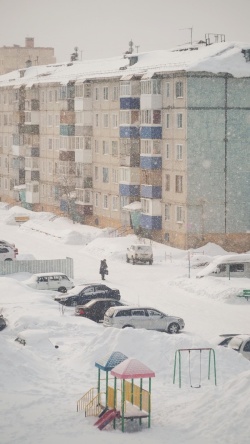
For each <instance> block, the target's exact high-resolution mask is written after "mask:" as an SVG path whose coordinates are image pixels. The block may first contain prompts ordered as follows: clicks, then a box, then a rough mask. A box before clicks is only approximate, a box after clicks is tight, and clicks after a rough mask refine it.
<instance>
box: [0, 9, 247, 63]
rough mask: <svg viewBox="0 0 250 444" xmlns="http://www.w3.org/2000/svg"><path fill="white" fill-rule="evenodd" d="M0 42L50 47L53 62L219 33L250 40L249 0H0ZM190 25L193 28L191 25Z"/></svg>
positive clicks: (110, 54) (230, 38) (153, 47)
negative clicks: (27, 40) (76, 51)
mask: <svg viewBox="0 0 250 444" xmlns="http://www.w3.org/2000/svg"><path fill="white" fill-rule="evenodd" d="M0 13H1V28H0V46H4V45H6V46H12V45H13V44H18V45H21V46H24V43H25V37H34V39H35V46H49V47H53V48H54V49H55V56H56V59H57V62H62V61H68V60H70V54H71V53H72V52H73V51H74V47H75V46H77V47H78V48H79V58H80V59H83V60H84V59H94V58H103V57H114V56H117V55H120V54H123V53H124V52H125V51H127V50H128V46H129V41H130V40H131V39H132V41H133V42H134V50H135V52H137V51H139V52H144V51H152V50H157V49H168V48H171V47H173V46H176V45H181V44H183V43H187V42H190V40H191V35H192V40H193V41H198V40H204V39H205V34H207V33H215V34H224V35H225V38H226V41H241V42H250V26H249V16H250V0H152V1H149V0H125V1H122V0H88V1H87V0H0ZM190 28H192V32H191V29H190Z"/></svg>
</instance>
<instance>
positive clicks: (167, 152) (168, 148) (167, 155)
mask: <svg viewBox="0 0 250 444" xmlns="http://www.w3.org/2000/svg"><path fill="white" fill-rule="evenodd" d="M166 159H170V145H169V143H167V144H166Z"/></svg>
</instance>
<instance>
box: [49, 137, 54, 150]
mask: <svg viewBox="0 0 250 444" xmlns="http://www.w3.org/2000/svg"><path fill="white" fill-rule="evenodd" d="M48 148H49V150H52V149H53V139H49V140H48Z"/></svg>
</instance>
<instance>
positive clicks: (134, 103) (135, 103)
mask: <svg viewBox="0 0 250 444" xmlns="http://www.w3.org/2000/svg"><path fill="white" fill-rule="evenodd" d="M120 109H140V98H139V97H121V98H120Z"/></svg>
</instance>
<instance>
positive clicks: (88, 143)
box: [84, 137, 91, 150]
mask: <svg viewBox="0 0 250 444" xmlns="http://www.w3.org/2000/svg"><path fill="white" fill-rule="evenodd" d="M84 149H85V150H91V137H84Z"/></svg>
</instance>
